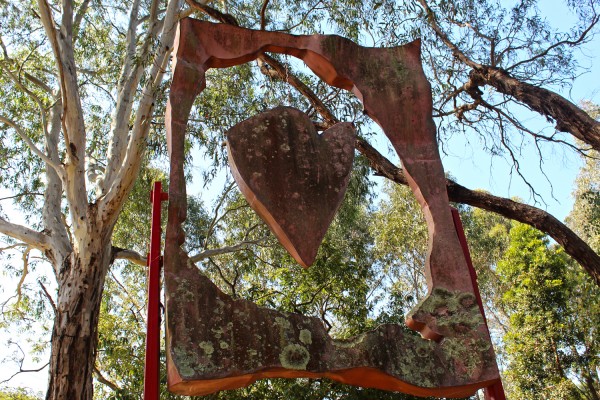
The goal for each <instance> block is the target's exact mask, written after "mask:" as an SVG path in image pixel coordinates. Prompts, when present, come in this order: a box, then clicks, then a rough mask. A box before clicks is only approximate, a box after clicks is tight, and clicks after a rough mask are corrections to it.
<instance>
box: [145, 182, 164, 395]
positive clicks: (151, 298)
mask: <svg viewBox="0 0 600 400" xmlns="http://www.w3.org/2000/svg"><path fill="white" fill-rule="evenodd" d="M168 198H169V196H168V194H167V193H163V191H162V185H161V183H160V182H154V187H153V188H152V192H150V202H151V203H152V221H151V230H150V254H149V255H148V267H149V272H148V309H147V316H148V317H147V323H148V327H147V332H146V362H145V364H144V400H158V398H159V389H160V308H159V307H160V306H159V304H160V269H161V266H162V259H161V246H160V239H161V229H160V217H161V203H162V202H163V201H166V200H167V199H168Z"/></svg>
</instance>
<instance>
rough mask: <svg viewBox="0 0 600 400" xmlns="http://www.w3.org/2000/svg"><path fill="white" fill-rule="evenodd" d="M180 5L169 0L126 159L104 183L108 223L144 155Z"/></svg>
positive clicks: (101, 203) (100, 202)
mask: <svg viewBox="0 0 600 400" xmlns="http://www.w3.org/2000/svg"><path fill="white" fill-rule="evenodd" d="M178 5H179V1H178V0H170V1H169V3H168V4H167V11H166V15H165V17H164V21H163V22H161V23H162V24H163V28H162V32H161V35H160V44H159V46H158V50H157V51H156V55H155V57H154V61H153V64H152V67H151V69H150V72H149V74H148V75H149V79H148V82H147V83H146V85H145V86H144V88H143V89H142V94H141V98H140V99H139V105H138V108H137V111H136V113H135V121H134V123H133V129H132V130H131V132H130V138H129V141H128V143H127V149H126V150H125V156H124V158H123V162H122V163H120V165H118V172H117V173H116V175H115V179H114V180H113V181H112V182H109V183H108V184H109V185H110V186H108V184H107V185H105V186H104V188H107V187H108V190H107V191H106V192H105V193H106V194H105V195H104V196H102V197H101V198H100V199H99V200H98V209H99V211H100V213H101V215H102V218H103V220H105V221H107V222H108V223H114V222H115V221H116V219H117V217H118V211H119V210H120V209H121V206H122V204H123V203H124V202H125V200H126V198H127V195H128V194H129V192H130V191H131V188H132V187H133V183H134V182H135V179H136V178H137V176H138V172H139V170H140V166H141V163H142V160H143V158H144V152H145V150H146V138H147V137H148V133H149V131H150V126H151V121H152V114H153V111H154V102H155V99H156V95H157V93H158V88H159V86H160V85H161V84H162V80H163V76H164V74H165V72H166V70H167V64H168V62H169V55H170V54H171V52H172V51H173V42H174V41H175V33H176V31H177V22H178V19H177V18H179V16H180V14H179V12H178Z"/></svg>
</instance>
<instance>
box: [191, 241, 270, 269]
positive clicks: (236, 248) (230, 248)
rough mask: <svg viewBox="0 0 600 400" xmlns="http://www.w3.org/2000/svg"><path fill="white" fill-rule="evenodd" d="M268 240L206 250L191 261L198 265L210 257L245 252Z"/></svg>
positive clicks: (244, 242) (192, 257)
mask: <svg viewBox="0 0 600 400" xmlns="http://www.w3.org/2000/svg"><path fill="white" fill-rule="evenodd" d="M266 239H268V238H267V237H263V238H260V239H256V240H246V241H243V242H240V243H238V244H236V245H233V246H225V247H220V248H218V249H208V250H204V251H201V252H200V253H198V254H196V255H194V256H191V257H190V261H191V262H193V263H197V262H200V261H202V260H205V259H207V258H209V257H214V256H219V255H222V254H228V253H234V252H236V251H240V250H245V249H247V248H249V247H251V246H253V245H256V244H259V243H260V242H264V241H265V240H266Z"/></svg>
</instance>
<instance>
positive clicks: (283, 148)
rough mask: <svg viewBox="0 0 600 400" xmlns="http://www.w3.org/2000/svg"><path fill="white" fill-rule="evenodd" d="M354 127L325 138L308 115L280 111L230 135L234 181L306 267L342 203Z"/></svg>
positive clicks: (345, 126)
mask: <svg viewBox="0 0 600 400" xmlns="http://www.w3.org/2000/svg"><path fill="white" fill-rule="evenodd" d="M354 139H355V133H354V128H353V126H352V124H350V123H339V124H336V125H335V126H333V127H331V128H330V129H327V130H326V131H325V132H323V133H322V134H321V135H318V134H317V131H316V129H315V127H314V125H313V123H312V121H311V120H310V118H308V116H307V115H306V114H304V113H303V112H302V111H300V110H297V109H295V108H291V107H277V108H275V109H273V110H269V111H267V112H264V113H262V114H259V115H257V116H254V117H252V118H250V119H247V120H246V121H244V122H242V123H240V124H238V125H236V126H234V127H233V128H231V129H230V130H229V131H228V132H227V154H228V157H229V165H230V166H231V170H232V172H233V176H234V177H235V180H236V182H237V184H238V186H239V188H240V190H241V191H242V193H243V194H244V196H245V197H246V199H247V200H248V203H249V204H250V206H251V207H252V208H253V209H254V210H255V211H256V212H257V213H258V215H260V217H261V218H262V219H263V220H264V221H265V222H266V223H267V225H268V226H269V227H270V228H271V230H272V231H273V232H274V233H275V235H276V236H277V238H278V239H279V241H280V242H281V244H282V245H283V246H284V247H285V248H286V249H287V250H288V252H289V253H290V254H291V255H292V256H293V257H294V258H295V259H296V261H297V262H298V263H299V264H300V265H302V266H303V267H308V266H309V265H311V264H312V263H313V261H314V260H315V257H316V255H317V250H318V249H319V246H320V244H321V241H322V240H323V237H324V236H325V233H326V232H327V228H328V227H329V225H330V224H331V221H332V220H333V217H334V216H335V213H336V211H337V210H338V208H339V207H340V205H341V204H342V200H343V199H344V194H345V193H346V188H347V186H348V181H349V180H350V172H351V170H352V161H353V160H354Z"/></svg>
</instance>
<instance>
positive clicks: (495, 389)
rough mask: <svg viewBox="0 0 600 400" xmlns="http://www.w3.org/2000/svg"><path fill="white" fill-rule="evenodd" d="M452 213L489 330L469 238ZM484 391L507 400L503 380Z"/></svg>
mask: <svg viewBox="0 0 600 400" xmlns="http://www.w3.org/2000/svg"><path fill="white" fill-rule="evenodd" d="M451 211H452V219H453V220H454V227H455V228H456V234H457V235H458V241H459V242H460V245H461V246H462V249H463V252H464V253H465V259H466V261H467V266H468V267H469V273H470V274H471V282H472V283H473V288H474V289H475V297H476V298H477V304H479V310H480V311H481V315H483V321H484V322H485V326H486V328H487V318H486V316H485V310H484V309H483V301H482V300H481V293H479V285H478V284H477V272H476V271H475V268H474V267H473V261H472V260H471V253H470V252H469V246H468V245H467V237H466V236H465V230H464V228H463V225H462V222H461V220H460V215H459V214H458V210H457V209H456V208H453V207H451ZM488 330H489V329H488ZM483 391H484V394H485V400H506V396H505V394H504V387H503V386H502V381H501V380H499V381H498V382H496V383H494V384H493V385H492V386H488V387H486V388H485V389H483Z"/></svg>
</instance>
